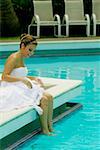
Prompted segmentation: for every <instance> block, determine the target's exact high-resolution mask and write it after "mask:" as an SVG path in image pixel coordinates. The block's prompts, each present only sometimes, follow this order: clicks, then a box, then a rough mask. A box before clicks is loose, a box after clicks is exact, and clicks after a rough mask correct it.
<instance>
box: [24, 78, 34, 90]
mask: <svg viewBox="0 0 100 150" xmlns="http://www.w3.org/2000/svg"><path fill="white" fill-rule="evenodd" d="M22 82H23V83H24V84H25V85H26V86H27V87H28V88H30V89H31V88H32V83H31V81H30V80H29V79H28V78H24V79H23V80H22Z"/></svg>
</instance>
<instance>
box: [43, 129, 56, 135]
mask: <svg viewBox="0 0 100 150" xmlns="http://www.w3.org/2000/svg"><path fill="white" fill-rule="evenodd" d="M42 132H43V134H45V135H48V136H52V135H53V134H52V133H51V132H50V131H49V130H43V131H42Z"/></svg>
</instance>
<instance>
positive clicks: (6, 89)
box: [0, 34, 53, 135]
mask: <svg viewBox="0 0 100 150" xmlns="http://www.w3.org/2000/svg"><path fill="white" fill-rule="evenodd" d="M36 46H37V41H36V39H35V38H34V37H33V36H32V35H29V34H22V35H21V37H20V49H19V51H17V52H15V53H13V54H11V55H10V56H9V57H8V59H7V61H6V63H5V66H4V71H3V73H2V81H1V85H0V111H1V112H3V111H10V110H13V109H19V108H22V107H25V106H33V108H35V109H36V111H37V112H38V113H39V115H40V122H41V128H42V131H43V133H44V134H46V135H52V131H53V129H52V115H53V97H52V96H51V95H50V94H49V93H46V92H45V90H44V88H43V83H42V81H41V80H40V79H39V78H36V77H32V76H28V69H27V68H26V67H25V64H24V61H23V58H24V57H29V56H31V55H33V54H34V52H35V49H36Z"/></svg>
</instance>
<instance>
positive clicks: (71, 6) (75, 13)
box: [62, 0, 90, 36]
mask: <svg viewBox="0 0 100 150" xmlns="http://www.w3.org/2000/svg"><path fill="white" fill-rule="evenodd" d="M70 25H85V26H86V35H87V36H90V18H89V15H88V14H85V16H84V12H83V2H82V0H76V1H67V0H65V15H64V17H63V22H62V26H66V36H69V26H70Z"/></svg>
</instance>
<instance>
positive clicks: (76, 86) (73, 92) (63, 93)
mask: <svg viewBox="0 0 100 150" xmlns="http://www.w3.org/2000/svg"><path fill="white" fill-rule="evenodd" d="M47 80H48V78H46V81H47ZM49 80H51V78H50V79H49ZM54 80H56V82H58V80H59V84H60V85H59V84H58V85H57V86H55V87H52V88H50V89H47V92H49V93H50V91H51V93H50V94H52V92H54V93H53V94H54V95H53V97H54V107H53V109H55V108H57V107H59V106H60V105H62V104H63V103H65V102H67V101H70V99H72V98H74V97H76V96H78V95H79V94H80V93H81V85H82V81H81V80H66V79H55V78H54V79H53V81H54ZM53 81H52V82H53ZM60 81H62V82H60ZM66 83H67V85H68V84H69V83H70V84H71V83H73V84H72V85H70V86H69V87H66ZM62 88H63V89H62ZM55 89H56V91H55ZM58 91H60V92H59V93H58ZM57 93H58V94H57ZM62 99H63V101H62ZM37 117H38V115H37V113H36V111H35V110H34V109H33V108H28V109H26V110H25V111H22V112H20V113H18V114H17V115H15V116H14V117H12V118H10V120H9V119H8V121H6V122H4V123H3V124H1V129H0V130H1V131H0V133H2V134H1V136H0V139H2V138H4V137H5V136H7V135H9V134H11V133H12V132H14V131H16V130H18V129H19V128H21V127H22V126H24V125H25V124H28V123H29V122H32V121H34V120H35V119H36V118H37ZM25 120H26V121H25ZM17 122H19V124H18V125H16V129H15V126H14V124H16V123H17ZM8 127H9V128H8ZM11 127H14V128H11ZM10 128H11V129H10ZM5 131H6V132H5Z"/></svg>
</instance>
